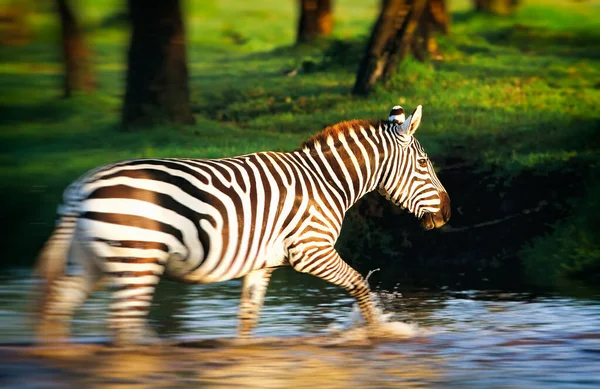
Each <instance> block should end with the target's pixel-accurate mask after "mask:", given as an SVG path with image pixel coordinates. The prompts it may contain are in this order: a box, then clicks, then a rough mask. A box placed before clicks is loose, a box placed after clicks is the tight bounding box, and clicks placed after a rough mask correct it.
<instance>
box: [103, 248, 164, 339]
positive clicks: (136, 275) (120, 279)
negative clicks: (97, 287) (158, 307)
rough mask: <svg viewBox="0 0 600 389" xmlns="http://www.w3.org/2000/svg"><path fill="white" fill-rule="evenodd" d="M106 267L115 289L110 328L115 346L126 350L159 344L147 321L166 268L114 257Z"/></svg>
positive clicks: (151, 261)
mask: <svg viewBox="0 0 600 389" xmlns="http://www.w3.org/2000/svg"><path fill="white" fill-rule="evenodd" d="M105 266H106V273H107V275H108V278H109V280H110V283H111V285H112V287H113V290H112V295H111V300H112V301H111V306H110V318H109V327H110V328H111V329H112V330H113V331H114V333H115V343H116V344H117V345H120V346H124V345H143V344H152V343H156V342H158V340H159V339H158V336H157V334H156V333H155V332H154V331H153V330H152V329H151V328H150V327H149V326H148V323H147V317H148V311H149V310H150V306H151V304H152V298H153V297H154V291H155V289H156V285H157V284H158V282H159V280H160V276H161V275H162V273H163V271H164V265H162V264H160V263H159V261H158V260H157V259H156V258H131V257H112V258H107V262H106V263H105Z"/></svg>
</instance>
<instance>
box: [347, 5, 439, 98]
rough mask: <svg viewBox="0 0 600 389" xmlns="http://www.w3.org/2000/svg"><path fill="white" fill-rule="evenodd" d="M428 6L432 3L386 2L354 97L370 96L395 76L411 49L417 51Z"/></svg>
mask: <svg viewBox="0 0 600 389" xmlns="http://www.w3.org/2000/svg"><path fill="white" fill-rule="evenodd" d="M427 3H428V0H407V1H404V0H385V1H384V2H383V4H382V7H381V13H380V14H379V18H378V19H377V22H376V23H375V25H374V27H373V31H372V32H371V37H370V38H369V43H368V44H367V49H366V51H365V55H364V56H363V59H362V61H361V64H360V66H359V69H358V72H357V75H356V82H355V84H354V88H353V89H352V93H353V94H356V95H366V94H367V93H368V92H369V91H370V90H371V89H372V88H373V87H374V86H375V84H376V83H377V82H378V81H380V80H385V79H387V78H389V76H390V75H391V74H392V73H393V72H394V70H395V69H396V65H397V64H398V62H399V61H401V60H402V59H403V58H404V57H405V56H406V53H407V52H408V49H409V48H410V47H411V46H413V47H414V45H413V39H414V37H415V33H416V32H417V28H418V27H419V25H420V24H421V23H420V22H421V21H422V16H423V12H424V10H425V8H426V6H427ZM424 28H427V26H425V27H424ZM420 34H421V35H423V34H425V32H421V33H420ZM428 34H429V33H428V32H427V34H426V35H428Z"/></svg>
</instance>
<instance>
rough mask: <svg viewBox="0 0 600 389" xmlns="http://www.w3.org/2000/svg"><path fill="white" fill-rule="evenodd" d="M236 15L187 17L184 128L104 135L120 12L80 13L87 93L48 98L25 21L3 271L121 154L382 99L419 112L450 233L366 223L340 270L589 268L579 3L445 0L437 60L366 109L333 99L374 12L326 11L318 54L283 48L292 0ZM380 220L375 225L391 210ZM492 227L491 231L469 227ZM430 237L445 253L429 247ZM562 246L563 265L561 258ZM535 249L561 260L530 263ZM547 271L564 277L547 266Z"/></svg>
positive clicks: (595, 43) (300, 132)
mask: <svg viewBox="0 0 600 389" xmlns="http://www.w3.org/2000/svg"><path fill="white" fill-rule="evenodd" d="M245 4H246V3H245V2H242V1H240V2H239V3H238V4H237V6H233V5H232V6H231V7H228V8H221V7H219V6H218V5H217V4H212V5H206V4H200V3H198V4H196V3H190V4H189V6H188V8H187V20H188V34H189V35H188V53H189V62H190V73H191V80H190V89H191V93H192V105H193V110H194V112H195V116H196V119H197V124H196V125H195V126H190V127H179V128H170V127H164V126H163V127H160V126H158V127H155V128H152V129H148V130H147V131H140V132H135V133H123V132H120V131H119V128H118V121H119V113H120V103H121V98H122V94H123V77H124V70H125V69H124V66H125V53H126V45H127V42H128V29H127V26H126V25H125V24H124V23H122V22H118V20H121V19H119V18H115V17H114V15H115V14H119V13H120V12H121V13H122V12H123V9H122V8H121V7H122V5H121V3H120V2H115V1H108V0H106V1H103V2H97V4H96V6H95V7H94V8H86V7H83V8H82V9H81V10H80V11H81V14H82V22H83V23H84V25H85V27H86V34H87V37H88V38H89V41H90V46H91V48H92V51H93V52H94V56H93V58H94V69H95V72H96V74H97V77H98V81H99V88H98V90H97V91H96V92H94V93H93V94H92V95H78V96H75V97H74V98H73V99H70V100H63V99H61V98H59V96H60V87H61V64H60V57H59V48H58V45H56V44H55V37H56V36H57V33H58V25H57V24H56V20H55V15H54V14H52V13H49V10H46V11H44V10H43V9H40V11H41V12H39V13H37V14H35V15H34V16H32V24H33V27H34V29H33V31H34V38H33V40H32V42H31V43H30V44H28V45H25V46H16V47H2V48H0V55H1V57H2V58H3V62H2V63H1V64H0V85H1V86H2V88H3V93H2V95H0V114H1V117H2V122H1V123H0V161H1V164H0V204H1V205H0V207H1V213H2V215H3V221H4V223H5V225H6V226H8V227H7V230H8V232H7V233H6V232H5V233H4V234H3V237H2V238H3V242H4V243H3V247H4V248H5V257H4V260H3V265H2V266H3V267H10V266H14V265H21V266H23V265H29V264H31V263H32V262H33V258H34V256H35V254H36V252H37V251H38V250H39V248H40V247H41V245H42V244H43V242H44V239H45V238H46V237H47V236H48V234H49V232H50V231H51V229H52V226H53V224H54V212H55V209H56V205H57V204H58V203H59V201H60V196H61V192H62V190H63V189H64V187H65V186H66V185H67V184H68V183H69V182H71V181H72V180H73V179H75V178H76V177H77V176H79V175H80V174H82V173H83V172H85V171H86V170H87V169H90V168H92V167H95V166H97V165H100V164H103V163H108V162H111V161H114V160H118V159H125V158H134V157H159V156H170V157H177V156H186V157H198V158H213V157H222V156H229V155H237V154H243V153H248V152H253V151H258V150H278V151H285V150H292V149H294V148H296V147H297V146H298V145H299V144H300V143H301V141H302V140H303V139H305V138H307V137H309V136H310V135H311V134H314V133H315V132H317V131H319V130H320V129H321V128H323V127H324V126H325V125H327V124H332V123H336V122H338V121H341V120H347V119H353V118H383V117H385V116H386V115H387V112H388V110H389V108H390V106H392V105H394V104H402V105H404V106H405V107H406V109H407V110H412V109H413V108H414V107H415V106H416V105H417V104H422V105H423V107H424V116H423V122H422V125H421V129H420V130H419V132H418V134H417V135H418V137H419V139H420V141H421V143H422V144H423V146H424V147H425V149H426V150H427V152H428V153H429V154H430V155H431V156H432V159H433V160H434V161H435V162H436V165H437V166H438V167H440V169H441V171H440V176H441V178H442V180H443V182H444V184H445V185H446V186H447V187H448V188H449V191H450V196H451V199H452V201H453V204H454V210H453V212H454V216H453V219H452V221H451V223H450V224H451V228H453V229H454V231H455V232H452V233H450V232H447V233H445V232H444V231H440V232H432V233H430V234H427V235H422V236H423V237H422V238H419V239H420V240H419V239H417V238H414V237H413V236H417V235H414V234H420V232H418V233H417V232H414V233H410V232H404V234H407V233H409V234H412V235H411V237H410V238H407V239H408V240H409V241H410V242H411V243H410V244H411V247H409V248H410V250H407V247H406V246H407V243H406V242H405V239H404V238H403V239H402V240H400V239H397V238H398V234H402V233H403V232H402V231H404V226H406V228H408V229H410V228H412V227H411V226H412V225H414V223H413V221H412V219H410V216H407V217H405V216H398V218H397V219H396V214H395V213H394V214H393V215H394V218H393V220H392V219H391V218H389V219H387V220H380V221H381V223H379V222H378V223H377V224H376V226H375V227H377V228H382V227H384V226H385V227H386V228H387V232H382V234H380V235H379V237H380V239H379V240H377V239H371V241H368V240H365V239H366V237H367V236H368V235H365V234H362V235H357V236H355V237H357V238H360V239H356V240H355V242H354V244H355V246H351V245H347V247H346V252H348V253H350V254H349V255H354V254H356V256H357V259H352V258H351V260H352V261H355V262H356V263H357V264H359V265H360V261H363V263H364V259H362V260H361V259H359V258H358V256H361V258H364V257H365V256H374V254H373V253H374V252H377V251H376V250H377V249H378V250H379V251H380V252H382V255H387V257H382V258H388V259H390V258H391V260H388V261H387V262H386V263H391V264H392V265H391V267H390V268H389V271H390V272H392V273H396V274H401V272H404V271H406V270H405V269H410V268H412V267H414V264H413V263H408V262H407V263H403V262H402V261H404V260H402V261H395V260H393V258H399V257H402V258H407V261H408V258H413V257H414V255H413V254H416V253H421V254H419V255H421V258H426V260H427V261H430V262H431V264H435V263H439V264H444V263H446V262H452V263H456V264H460V263H463V264H464V265H465V267H461V266H459V267H454V268H452V269H446V268H444V267H439V268H436V267H426V269H427V270H426V271H424V273H428V274H432V277H435V274H438V273H440V274H441V273H443V271H442V270H444V271H446V270H447V271H448V272H459V273H460V272H465V271H467V272H469V273H471V270H469V269H478V268H479V265H478V264H479V263H480V262H481V261H485V262H486V263H488V262H489V263H504V262H507V261H508V262H509V263H511V266H510V267H509V268H508V269H510V270H508V272H507V277H509V276H510V275H511V274H514V272H513V271H518V272H519V274H521V273H523V272H522V270H523V269H529V270H528V271H529V273H523V274H525V277H527V278H528V279H529V280H530V281H537V280H538V279H539V280H541V279H542V278H543V277H545V276H543V277H542V275H541V274H547V273H551V275H552V277H551V278H556V277H562V276H563V275H566V274H567V273H568V274H571V275H575V276H577V275H578V274H579V275H588V274H589V273H590V271H591V270H590V269H592V270H593V271H596V273H595V274H598V273H597V268H598V265H597V264H598V263H600V259H598V252H599V248H598V245H599V242H598V241H599V239H598V232H595V231H594V229H593V228H592V229H590V226H594V223H595V219H590V217H587V216H586V215H587V214H598V212H593V211H594V210H598V205H597V202H594V199H597V198H599V197H600V189H598V185H597V184H594V183H593V182H595V181H593V177H597V176H598V161H599V152H598V150H599V146H600V144H599V143H600V142H599V139H600V137H598V135H597V131H598V127H599V124H600V116H599V114H598V110H597V107H598V104H599V103H600V87H599V86H600V56H599V54H598V53H600V34H599V33H598V31H600V22H599V20H600V8H598V7H597V6H596V4H597V3H596V2H593V1H592V2H583V3H577V4H575V3H573V4H570V3H568V4H564V3H563V2H559V1H556V0H546V1H543V2H539V3H537V4H536V5H528V4H525V6H524V7H522V8H521V9H520V10H519V12H518V13H517V14H516V15H515V16H512V17H492V16H482V15H476V14H474V13H472V12H470V11H469V8H468V4H467V3H466V2H464V3H461V2H458V3H457V4H456V5H455V7H456V8H455V9H454V10H453V25H452V30H451V34H450V35H449V36H448V37H443V38H440V40H439V45H440V52H441V53H442V58H441V59H436V60H432V61H430V62H427V63H418V62H415V61H413V60H408V61H406V62H405V63H403V64H401V66H400V69H399V71H398V73H397V74H396V76H395V77H394V78H393V79H392V80H391V81H390V82H389V83H388V84H387V85H385V86H382V87H380V88H378V89H377V90H376V91H375V92H374V93H373V94H372V95H371V96H370V97H369V98H368V99H362V98H353V97H351V96H350V95H349V91H350V89H351V86H352V83H353V81H354V74H355V71H356V67H357V65H358V59H359V58H360V56H361V55H362V50H363V47H364V44H365V42H366V39H367V36H368V33H369V31H370V26H371V23H372V22H373V21H374V20H375V15H376V13H377V6H378V4H379V2H378V1H372V2H363V1H354V2H349V3H347V4H346V3H344V4H339V5H337V4H336V10H335V13H336V29H335V32H334V36H333V37H332V39H331V40H329V41H326V42H323V43H322V44H321V46H318V47H292V44H293V39H294V37H293V34H294V28H293V26H294V23H295V16H294V15H295V9H294V4H292V2H290V3H289V4H287V3H285V4H279V3H274V2H272V1H271V0H260V1H258V2H253V5H252V7H249V6H248V5H245ZM40 7H42V6H40ZM42 8H43V7H42ZM115 20H116V21H117V22H115ZM231 20H236V23H235V25H234V24H232V23H231ZM240 140H242V141H240ZM457 166H458V167H457ZM590 182H591V184H590ZM523 188H525V189H523ZM581 199H583V200H581ZM586 199H587V200H586ZM370 201H371V200H368V201H367V202H365V203H364V204H371V202H370ZM377 201H379V200H377ZM377 204H379V203H377ZM364 206H365V205H362V206H361V207H364ZM540 207H541V208H540ZM357 208H360V207H357ZM383 209H384V210H385V214H386V216H389V215H392V214H391V212H394V211H392V210H390V208H383ZM461 209H462V210H465V212H467V213H466V216H465V215H461V212H462V211H461ZM538 209H540V210H539V211H536V210H538ZM590 209H591V210H592V212H590V211H589V210H590ZM532 210H533V211H532ZM524 212H529V213H524ZM515 214H519V215H520V216H519V217H516V216H515V217H512V216H511V215H515ZM365 215H366V216H369V215H370V216H369V217H377V216H376V215H375V216H373V215H374V214H372V213H369V212H367V213H365V214H364V215H362V216H361V215H359V217H363V216H365ZM503 218H508V219H506V221H501V222H497V223H495V224H485V225H484V227H483V228H471V227H473V226H478V225H480V224H481V223H488V222H495V221H498V220H503ZM352 219H354V220H356V217H354V216H353V217H351V220H349V221H351V222H352ZM373 220H378V219H373ZM524 221H525V222H524ZM370 223H371V225H372V223H373V221H371V222H370ZM557 223H558V224H557ZM353 226H354V227H353ZM396 226H401V227H402V228H399V227H396ZM467 227H468V229H464V228H467ZM352 228H354V229H357V228H358V229H360V228H364V226H361V225H358V224H353V225H350V226H349V230H350V231H351V230H352ZM457 229H458V231H457ZM460 229H463V230H460ZM498 229H502V231H500V232H499V231H497V230H498ZM595 230H597V229H595ZM448 231H451V230H448ZM461 231H462V232H461ZM444 234H446V235H447V236H448V237H449V238H448V240H449V241H450V242H455V244H456V245H457V246H460V247H461V250H462V251H460V250H458V249H455V250H454V249H450V248H448V246H446V245H445V244H442V243H440V242H441V240H439V239H441V238H440V237H442V236H445V235H444ZM548 234H549V235H548ZM499 236H502V237H504V238H503V239H499ZM540 236H541V238H539V237H540ZM544 236H547V238H543V237H544ZM371 237H372V238H374V237H376V236H375V235H373V234H371ZM450 237H452V238H450ZM535 237H538V238H535ZM457 242H461V243H460V245H459V244H458V243H457ZM532 242H533V243H532ZM340 243H342V242H340ZM360 245H362V246H360ZM359 246H360V247H359ZM361 247H362V251H357V250H359V249H361ZM436 248H437V250H438V251H435V250H436ZM572 248H577V250H579V251H578V254H577V255H578V257H577V258H574V259H573V258H572V259H571V260H570V261H571V262H567V263H564V261H565V259H564V256H565V255H570V254H569V253H571V252H572V251H573V250H572ZM341 250H342V251H343V250H344V248H341ZM373 250H375V251H373ZM468 250H470V251H468ZM386 252H387V253H388V254H386ZM467 252H471V253H472V255H465V253H467ZM482 253H483V254H484V257H485V258H488V259H484V258H482ZM548 253H552V254H556V253H564V254H565V255H560V256H558V257H557V258H555V260H553V261H548V260H547V259H546V258H547V257H548ZM435 258H438V260H434V259H435ZM508 258H510V260H508ZM588 261H589V263H588ZM419 263H421V262H419ZM548 263H552V267H551V268H550V269H548V268H547V267H548ZM513 264H514V267H513ZM524 264H525V265H526V264H528V265H526V266H525V265H524ZM565 265H566V266H567V267H569V266H570V267H571V268H573V269H574V270H573V271H565V270H564V269H565ZM486 266H487V265H486ZM368 268H372V267H371V266H370V265H369V266H365V267H364V268H362V269H361V270H368ZM435 269H438V270H435ZM492 269H494V267H493V266H492ZM515 269H516V270H515ZM594 269H596V270H594ZM532 270H533V271H532ZM491 273H494V271H492V272H491ZM475 274H478V273H477V272H476V273H475ZM527 274H528V275H527ZM486 277H487V276H484V277H483V278H486ZM480 278H481V277H480ZM509 278H510V277H509ZM543 282H544V283H545V282H554V281H543Z"/></svg>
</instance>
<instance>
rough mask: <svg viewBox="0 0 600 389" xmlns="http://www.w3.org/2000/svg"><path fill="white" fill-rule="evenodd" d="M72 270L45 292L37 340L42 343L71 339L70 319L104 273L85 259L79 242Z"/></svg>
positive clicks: (73, 246)
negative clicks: (69, 337)
mask: <svg viewBox="0 0 600 389" xmlns="http://www.w3.org/2000/svg"><path fill="white" fill-rule="evenodd" d="M69 255H70V257H71V259H70V260H69V261H70V262H75V263H76V264H75V265H74V266H72V267H71V268H70V269H68V271H67V272H66V274H65V275H63V276H61V277H59V278H58V279H56V280H54V281H52V283H51V284H50V285H49V286H48V288H47V289H46V293H47V294H48V295H47V296H46V297H45V304H44V306H43V307H42V311H41V312H40V323H39V326H38V328H37V338H38V339H39V340H40V341H42V342H60V341H64V340H66V338H67V337H68V335H69V328H70V319H71V318H72V317H73V314H74V312H75V310H76V309H77V308H78V307H79V306H80V305H81V304H83V303H84V302H85V300H87V298H88V297H89V295H90V294H91V292H92V291H94V289H96V287H97V286H98V284H99V283H100V279H101V276H102V273H101V272H100V269H98V267H97V266H96V264H95V263H94V262H93V261H92V260H90V258H89V257H86V253H85V252H84V251H83V250H82V248H81V246H80V244H79V243H78V242H74V243H73V245H72V247H71V251H70V254H69Z"/></svg>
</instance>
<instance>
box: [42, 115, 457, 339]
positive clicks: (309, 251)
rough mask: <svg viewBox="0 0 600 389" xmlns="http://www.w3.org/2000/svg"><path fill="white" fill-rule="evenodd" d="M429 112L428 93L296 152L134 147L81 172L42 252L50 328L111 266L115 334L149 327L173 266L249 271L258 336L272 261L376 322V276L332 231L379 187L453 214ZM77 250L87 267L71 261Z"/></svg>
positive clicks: (174, 273) (194, 271) (250, 321)
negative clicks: (422, 132)
mask: <svg viewBox="0 0 600 389" xmlns="http://www.w3.org/2000/svg"><path fill="white" fill-rule="evenodd" d="M420 118H421V109H420V106H419V108H417V110H415V112H414V113H413V115H411V116H410V117H409V118H408V119H407V120H404V113H403V111H402V110H401V108H399V107H395V108H394V109H393V110H392V113H391V115H390V119H389V120H386V121H378V122H372V121H358V120H355V121H349V122H342V123H338V124H337V125H334V126H331V127H328V128H326V129H325V130H323V131H322V132H320V133H318V134H317V135H315V136H314V137H312V138H311V139H309V140H307V141H306V142H304V143H303V145H302V147H301V148H299V149H298V150H295V151H292V152H286V153H278V152H260V153H254V154H249V155H244V156H239V157H232V158H223V159H218V160H201V159H140V160H130V161H123V162H118V163H115V164H112V165H108V166H104V167H101V168H99V169H96V170H94V171H92V172H90V173H88V174H86V175H84V176H83V177H82V178H80V179H79V180H77V181H76V182H74V183H73V184H72V185H71V186H70V187H69V188H67V190H66V191H65V195H64V204H63V206H62V207H61V209H60V213H61V214H62V217H61V219H60V221H59V223H58V226H57V228H56V229H55V232H54V233H53V235H52V236H51V237H50V239H49V240H48V242H47V243H46V245H45V247H44V249H43V250H42V253H41V255H40V259H39V261H38V268H39V272H40V274H41V275H42V276H43V278H44V279H45V280H46V281H45V282H44V283H43V285H44V295H43V298H42V300H41V302H42V306H41V318H42V320H41V334H43V335H44V336H45V337H48V336H49V337H53V336H56V334H55V333H53V332H55V330H54V329H56V328H62V327H61V325H60V324H59V323H62V322H63V321H64V320H66V319H68V318H69V317H71V315H72V313H73V310H74V309H75V308H76V307H77V306H78V305H79V304H81V303H82V302H83V301H84V300H85V299H86V298H87V296H88V294H89V293H90V292H91V291H92V290H93V289H94V287H95V286H96V285H97V284H98V282H99V280H101V279H103V280H106V281H107V282H108V283H109V284H110V285H111V286H112V288H113V292H112V293H113V295H112V296H113V298H112V305H111V319H110V325H111V327H112V328H114V330H115V334H116V339H117V341H118V342H136V343H138V342H145V341H148V340H150V339H152V333H151V331H150V330H149V328H148V327H147V325H146V321H145V317H146V315H147V311H148V308H149V306H150V304H151V301H152V296H153V293H154V288H155V286H156V284H157V283H158V281H159V279H160V277H161V276H163V275H165V276H167V277H169V278H171V279H175V280H179V281H181V282H188V283H211V282H218V281H225V280H230V279H234V278H239V277H244V283H243V287H242V299H241V304H240V312H239V318H240V325H239V334H240V336H248V335H249V334H250V332H251V330H252V328H253V327H254V326H255V324H256V322H257V319H258V315H259V312H260V308H261V306H262V302H263V299H264V294H265V291H266V287H267V284H268V281H269V278H270V275H271V273H272V271H273V270H274V269H275V268H277V267H280V266H286V265H289V266H292V267H293V268H294V269H296V270H298V271H300V272H305V273H309V274H313V275H315V276H317V277H320V278H322V279H324V280H327V281H329V282H331V283H333V284H336V285H339V286H341V287H343V288H345V289H346V290H348V292H349V293H350V294H351V295H352V296H354V297H355V298H356V299H357V300H358V302H359V305H360V308H361V310H362V313H363V316H364V317H365V320H366V321H367V323H368V324H369V325H373V326H374V325H376V324H377V322H378V317H377V315H376V313H375V311H374V308H373V303H372V302H371V298H370V294H369V288H368V285H367V283H366V282H365V280H364V279H363V277H362V276H361V275H360V274H359V273H358V272H356V271H355V270H353V269H352V268H351V267H350V266H348V264H346V262H344V261H343V260H342V258H341V257H340V256H339V254H338V253H337V252H336V250H335V249H334V244H335V241H336V239H337V237H338V235H339V233H340V230H341V227H342V222H343V218H344V214H345V212H346V211H347V210H348V208H350V207H351V206H352V205H353V204H354V203H355V202H356V201H357V200H358V199H360V198H361V197H362V196H363V195H364V194H366V193H368V192H370V191H373V190H379V192H380V193H382V195H384V196H385V197H386V198H387V199H389V200H390V201H392V202H393V203H394V204H397V205H399V206H402V207H404V208H406V209H407V210H408V211H410V212H412V213H414V214H415V215H416V216H417V217H419V218H420V219H421V220H422V222H423V225H424V226H425V227H426V228H433V227H440V226H441V225H443V224H444V223H445V222H446V221H447V220H448V218H449V215H450V211H449V207H450V205H449V198H448V195H447V193H446V191H445V189H444V188H443V186H442V185H441V183H440V182H439V180H438V179H437V177H436V175H435V172H434V170H433V166H432V165H431V162H430V161H429V159H428V158H427V155H426V154H425V152H424V150H423V148H422V147H421V146H420V145H419V143H418V141H417V140H416V139H415V138H414V136H413V133H414V131H416V129H417V127H418V125H419V123H420ZM67 262H68V263H72V264H73V265H75V266H74V267H75V268H78V269H79V270H80V271H76V272H72V273H70V272H69V271H67V268H65V263H67ZM48 328H50V330H49V329H48Z"/></svg>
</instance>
